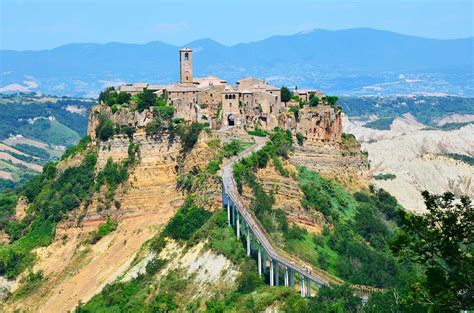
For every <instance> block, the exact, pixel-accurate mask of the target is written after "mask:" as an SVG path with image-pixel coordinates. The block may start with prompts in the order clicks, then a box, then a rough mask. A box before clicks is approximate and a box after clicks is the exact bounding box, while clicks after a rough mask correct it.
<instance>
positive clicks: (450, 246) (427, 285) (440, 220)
mask: <svg viewBox="0 0 474 313" xmlns="http://www.w3.org/2000/svg"><path fill="white" fill-rule="evenodd" d="M422 195H423V197H424V199H425V204H426V209H427V211H428V212H427V213H426V214H423V215H414V214H411V213H409V212H406V211H401V212H400V215H401V228H402V231H403V232H401V233H400V234H399V235H398V237H397V239H396V241H395V242H394V244H393V250H394V251H395V252H396V253H398V254H399V255H400V256H407V257H409V258H411V260H413V261H414V262H416V263H419V264H421V265H423V266H424V267H425V268H426V281H425V282H422V283H421V284H422V285H421V286H420V287H421V288H418V289H417V290H418V291H419V294H421V298H422V299H421V300H420V301H426V303H428V304H431V305H433V306H434V307H435V308H436V309H437V310H439V311H444V312H457V311H459V310H466V309H467V310H469V309H470V310H472V309H474V259H473V257H474V210H473V206H472V204H471V200H470V199H469V198H468V197H466V196H463V197H461V198H460V201H459V203H458V202H456V201H455V197H454V195H453V194H452V193H450V192H446V193H445V194H443V195H441V196H440V195H432V194H430V193H429V192H428V191H424V192H423V193H422ZM418 298H420V296H418ZM423 298H424V299H423Z"/></svg>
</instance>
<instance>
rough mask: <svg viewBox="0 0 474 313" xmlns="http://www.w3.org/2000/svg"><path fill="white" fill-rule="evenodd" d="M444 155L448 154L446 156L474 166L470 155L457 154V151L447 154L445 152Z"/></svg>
mask: <svg viewBox="0 0 474 313" xmlns="http://www.w3.org/2000/svg"><path fill="white" fill-rule="evenodd" d="M446 156H448V157H450V158H452V159H454V160H458V161H462V162H464V163H466V164H469V165H471V166H474V158H473V157H471V156H468V155H464V154H457V153H449V154H446Z"/></svg>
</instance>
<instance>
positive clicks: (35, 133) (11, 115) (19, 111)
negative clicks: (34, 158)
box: [0, 94, 95, 154]
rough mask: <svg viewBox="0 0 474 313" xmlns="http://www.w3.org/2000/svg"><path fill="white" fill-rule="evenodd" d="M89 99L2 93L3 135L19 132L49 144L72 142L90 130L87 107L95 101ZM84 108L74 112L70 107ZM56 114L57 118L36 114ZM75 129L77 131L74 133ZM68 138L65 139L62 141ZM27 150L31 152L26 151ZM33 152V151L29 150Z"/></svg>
mask: <svg viewBox="0 0 474 313" xmlns="http://www.w3.org/2000/svg"><path fill="white" fill-rule="evenodd" d="M94 102H95V101H94V100H90V99H72V98H67V97H63V98H61V99H59V98H56V99H51V97H48V98H47V99H45V98H41V97H32V96H28V95H5V94H2V95H0V110H1V112H2V114H1V115H0V139H5V138H8V137H9V136H10V134H19V135H22V136H24V137H26V138H33V139H37V140H40V141H43V142H45V143H47V144H55V145H67V146H69V145H73V144H75V143H76V142H77V141H78V140H79V139H80V138H81V137H83V136H85V135H86V131H87V110H88V109H89V108H90V107H91V106H92V105H93V104H94ZM70 106H75V107H78V108H83V109H84V111H85V112H84V114H79V113H73V112H71V111H70V110H68V108H69V107H70ZM50 116H51V117H54V119H55V121H49V120H45V119H43V120H42V121H40V120H41V119H39V120H36V121H35V122H34V123H32V124H30V123H29V122H28V120H29V119H30V121H31V120H32V119H35V118H48V117H50ZM73 133H74V134H75V135H73ZM63 140H66V141H63ZM26 153H28V152H26ZM28 154H30V153H28Z"/></svg>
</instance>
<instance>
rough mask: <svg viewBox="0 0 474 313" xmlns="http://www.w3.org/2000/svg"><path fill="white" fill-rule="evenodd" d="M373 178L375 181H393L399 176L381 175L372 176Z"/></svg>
mask: <svg viewBox="0 0 474 313" xmlns="http://www.w3.org/2000/svg"><path fill="white" fill-rule="evenodd" d="M372 178H373V179H375V180H392V179H395V178H397V175H395V174H391V173H380V174H377V175H374V176H372Z"/></svg>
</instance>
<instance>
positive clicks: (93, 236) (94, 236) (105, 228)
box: [87, 217, 118, 244]
mask: <svg viewBox="0 0 474 313" xmlns="http://www.w3.org/2000/svg"><path fill="white" fill-rule="evenodd" d="M117 225H118V223H117V222H115V221H113V220H112V219H110V218H109V217H107V221H106V222H105V224H102V225H100V226H99V228H98V229H97V231H92V232H91V233H90V238H89V240H88V241H87V242H88V243H91V244H95V243H96V242H98V241H99V240H101V239H102V238H104V237H105V236H107V235H108V234H110V233H111V232H113V231H114V230H116V229H117Z"/></svg>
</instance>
